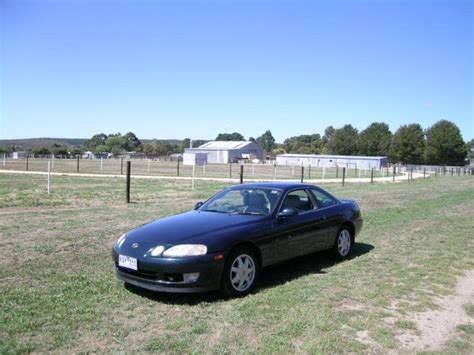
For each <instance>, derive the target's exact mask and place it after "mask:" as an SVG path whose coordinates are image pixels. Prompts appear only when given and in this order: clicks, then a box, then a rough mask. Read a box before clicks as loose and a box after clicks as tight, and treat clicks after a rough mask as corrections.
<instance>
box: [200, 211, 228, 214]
mask: <svg viewBox="0 0 474 355" xmlns="http://www.w3.org/2000/svg"><path fill="white" fill-rule="evenodd" d="M203 212H217V213H225V214H228V213H229V212H225V211H219V210H203Z"/></svg>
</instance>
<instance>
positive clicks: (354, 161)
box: [276, 154, 388, 169]
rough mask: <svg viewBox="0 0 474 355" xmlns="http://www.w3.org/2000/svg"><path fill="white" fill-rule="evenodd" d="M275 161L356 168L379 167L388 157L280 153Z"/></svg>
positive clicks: (285, 163) (282, 163)
mask: <svg viewBox="0 0 474 355" xmlns="http://www.w3.org/2000/svg"><path fill="white" fill-rule="evenodd" d="M276 162H277V164H278V165H305V166H308V165H311V166H315V167H326V168H328V167H336V166H339V167H347V168H357V169H371V168H374V169H381V168H382V167H384V166H385V165H387V164H388V158H387V157H366V156H359V155H317V154H281V155H277V157H276Z"/></svg>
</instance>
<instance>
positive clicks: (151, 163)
mask: <svg viewBox="0 0 474 355" xmlns="http://www.w3.org/2000/svg"><path fill="white" fill-rule="evenodd" d="M127 161H131V162H132V176H137V175H138V176H163V177H173V176H174V177H193V176H194V177H195V178H218V179H223V178H227V179H237V180H238V179H239V178H240V172H241V166H243V170H244V176H245V179H247V180H262V181H271V180H300V179H301V176H302V173H303V179H304V180H315V179H317V180H330V179H341V178H342V175H343V170H344V169H345V178H354V179H365V178H370V177H371V176H373V178H374V179H377V178H384V177H390V176H392V175H393V169H392V168H391V167H386V168H382V169H373V170H372V169H358V168H355V167H314V166H311V165H305V166H301V165H277V164H276V163H270V164H268V163H267V164H253V163H242V164H240V163H228V164H204V165H200V166H195V167H193V166H191V165H184V164H183V162H182V161H180V160H175V161H169V160H167V161H164V160H157V159H58V158H53V159H45V158H23V159H11V158H4V159H3V160H0V169H5V170H19V171H40V172H41V171H42V172H46V171H48V162H51V163H50V164H51V171H52V172H56V173H83V174H104V175H105V174H106V175H125V173H126V172H125V170H126V163H127ZM303 170H304V171H303ZM402 170H403V168H397V170H396V175H401V174H402Z"/></svg>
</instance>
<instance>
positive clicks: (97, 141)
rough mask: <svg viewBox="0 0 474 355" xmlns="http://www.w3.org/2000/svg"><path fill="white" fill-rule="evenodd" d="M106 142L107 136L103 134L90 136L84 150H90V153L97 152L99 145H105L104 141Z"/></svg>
mask: <svg viewBox="0 0 474 355" xmlns="http://www.w3.org/2000/svg"><path fill="white" fill-rule="evenodd" d="M106 140H107V136H106V135H105V134H104V133H99V134H95V135H93V136H92V138H91V139H88V140H87V141H86V142H85V143H84V145H85V146H86V148H88V149H90V150H92V151H97V150H96V149H97V146H99V145H105V141H106Z"/></svg>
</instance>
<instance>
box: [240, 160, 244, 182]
mask: <svg viewBox="0 0 474 355" xmlns="http://www.w3.org/2000/svg"><path fill="white" fill-rule="evenodd" d="M240 183H241V184H243V183H244V165H243V164H240Z"/></svg>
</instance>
